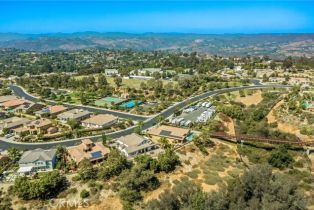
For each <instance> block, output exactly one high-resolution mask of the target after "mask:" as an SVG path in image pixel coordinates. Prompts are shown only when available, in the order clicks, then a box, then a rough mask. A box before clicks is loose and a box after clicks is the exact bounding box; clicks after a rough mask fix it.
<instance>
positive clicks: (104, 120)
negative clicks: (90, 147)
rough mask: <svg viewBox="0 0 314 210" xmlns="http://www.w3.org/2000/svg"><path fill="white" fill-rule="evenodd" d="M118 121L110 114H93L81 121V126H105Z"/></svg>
mask: <svg viewBox="0 0 314 210" xmlns="http://www.w3.org/2000/svg"><path fill="white" fill-rule="evenodd" d="M117 122H118V118H117V117H115V116H113V115H111V114H99V115H94V116H92V117H90V118H87V119H85V120H83V121H82V126H84V127H87V128H107V127H110V126H112V125H114V124H115V123H117Z"/></svg>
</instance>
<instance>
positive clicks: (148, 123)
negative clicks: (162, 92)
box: [0, 85, 291, 150]
mask: <svg viewBox="0 0 314 210" xmlns="http://www.w3.org/2000/svg"><path fill="white" fill-rule="evenodd" d="M271 87H274V88H290V87H291V86H287V85H253V86H241V87H233V88H224V89H219V90H213V91H207V92H205V93H202V94H200V95H197V96H193V97H191V98H188V99H185V100H183V101H182V102H179V103H176V104H174V105H173V106H170V107H168V108H167V109H165V110H164V111H162V112H161V113H159V114H158V115H155V116H153V117H151V118H149V119H146V120H145V121H143V127H142V129H143V130H146V129H148V128H150V127H152V126H154V125H155V124H156V122H157V118H158V117H159V116H163V117H164V118H167V117H169V116H171V115H172V114H173V113H174V112H175V111H176V110H177V109H181V108H184V107H185V106H187V105H189V104H191V103H194V102H197V101H199V100H202V99H205V98H207V97H209V96H213V95H217V94H222V93H227V92H233V91H238V90H243V89H260V88H271ZM134 128H135V126H132V127H129V128H127V129H125V130H121V131H116V132H113V133H108V134H106V136H107V137H109V138H111V139H114V138H118V137H121V136H124V135H128V134H131V133H132V132H133V130H134ZM100 137H101V135H96V136H88V137H82V138H75V139H67V140H62V141H54V142H42V143H26V142H13V141H7V140H5V139H3V138H0V149H3V150H5V149H8V148H11V147H15V148H18V149H22V150H30V149H36V148H43V149H49V148H53V147H56V146H57V145H63V146H73V145H76V144H79V143H80V140H81V139H84V138H90V139H92V140H93V141H97V140H99V138H100Z"/></svg>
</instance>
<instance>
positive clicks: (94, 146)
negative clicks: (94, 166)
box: [68, 139, 110, 164]
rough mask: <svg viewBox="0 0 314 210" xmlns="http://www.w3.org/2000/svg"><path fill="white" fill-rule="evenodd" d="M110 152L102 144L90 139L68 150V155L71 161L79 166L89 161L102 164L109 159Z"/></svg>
mask: <svg viewBox="0 0 314 210" xmlns="http://www.w3.org/2000/svg"><path fill="white" fill-rule="evenodd" d="M109 152H110V150H109V148H107V147H105V146H104V145H103V144H102V143H101V142H95V143H94V142H93V141H92V140H90V139H84V140H82V143H81V144H80V145H77V146H74V147H70V148H68V155H69V158H70V159H71V160H74V161H75V162H76V163H77V164H79V163H80V162H81V161H82V160H84V159H87V160H89V161H91V162H92V163H96V162H101V161H103V160H105V159H106V158H107V157H108V154H109Z"/></svg>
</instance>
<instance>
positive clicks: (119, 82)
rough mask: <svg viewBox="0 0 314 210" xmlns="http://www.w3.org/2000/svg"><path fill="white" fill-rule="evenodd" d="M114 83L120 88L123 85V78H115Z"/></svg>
mask: <svg viewBox="0 0 314 210" xmlns="http://www.w3.org/2000/svg"><path fill="white" fill-rule="evenodd" d="M113 81H114V83H115V84H116V86H117V87H118V88H119V87H120V86H121V85H122V78H121V77H119V76H115V77H114V79H113Z"/></svg>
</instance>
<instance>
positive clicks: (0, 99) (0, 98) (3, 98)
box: [0, 95, 17, 104]
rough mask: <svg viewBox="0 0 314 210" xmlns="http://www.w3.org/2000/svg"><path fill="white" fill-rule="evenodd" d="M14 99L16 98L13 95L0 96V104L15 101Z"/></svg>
mask: <svg viewBox="0 0 314 210" xmlns="http://www.w3.org/2000/svg"><path fill="white" fill-rule="evenodd" d="M15 99H17V97H16V96H15V95H6V96H0V104H2V103H4V102H7V101H11V100H15Z"/></svg>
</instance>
